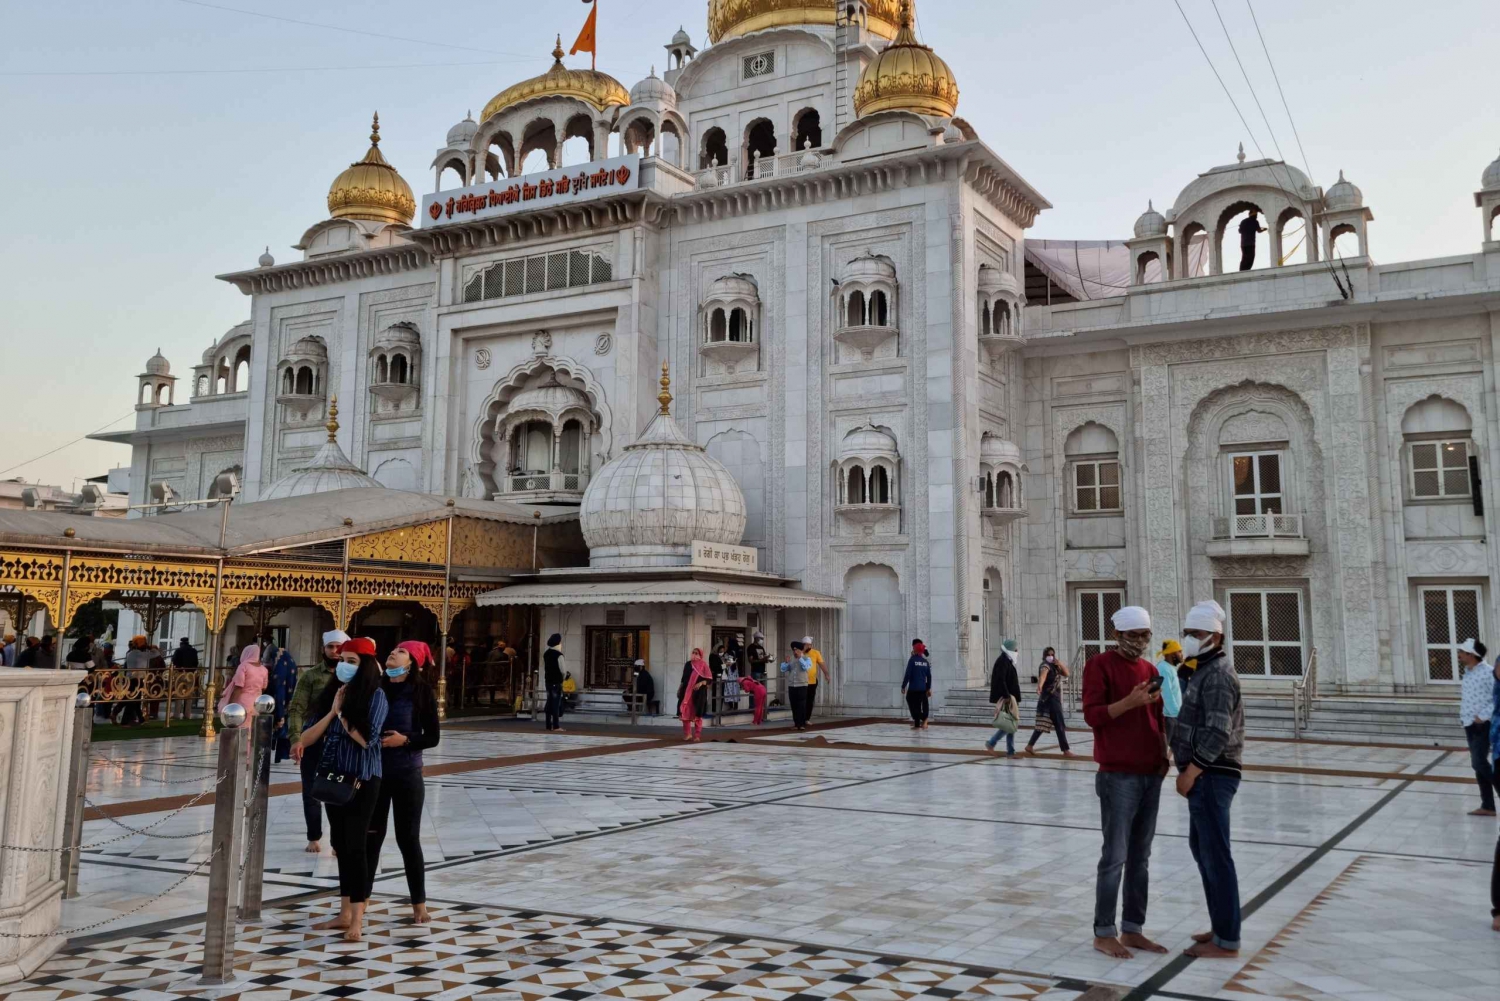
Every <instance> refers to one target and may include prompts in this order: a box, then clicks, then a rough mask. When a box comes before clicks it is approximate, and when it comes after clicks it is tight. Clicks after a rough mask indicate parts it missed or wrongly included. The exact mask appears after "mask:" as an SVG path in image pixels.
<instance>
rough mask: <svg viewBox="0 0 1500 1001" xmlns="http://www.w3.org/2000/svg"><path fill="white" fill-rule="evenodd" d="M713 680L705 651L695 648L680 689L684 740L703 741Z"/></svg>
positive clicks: (679, 703)
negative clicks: (705, 714)
mask: <svg viewBox="0 0 1500 1001" xmlns="http://www.w3.org/2000/svg"><path fill="white" fill-rule="evenodd" d="M713 678H714V675H713V671H711V670H709V667H708V661H706V660H704V659H703V651H702V650H700V649H698V648H697V647H694V648H693V658H692V660H689V661H688V662H687V663H686V664H684V665H682V685H681V686H680V687H679V689H678V710H679V713H678V714H679V715H680V716H681V717H682V739H683V740H697V741H701V740H702V739H703V714H704V713H705V712H707V711H708V686H709V685H710V684H711V683H712V682H713Z"/></svg>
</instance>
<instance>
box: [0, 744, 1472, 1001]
mask: <svg viewBox="0 0 1500 1001" xmlns="http://www.w3.org/2000/svg"><path fill="white" fill-rule="evenodd" d="M710 734H711V735H713V731H710ZM718 736H720V737H721V740H719V741H716V742H708V743H703V744H697V745H682V744H677V743H670V742H667V741H660V740H654V741H653V740H643V739H641V738H639V737H609V736H593V735H586V734H578V733H566V734H560V735H558V734H553V735H549V734H544V733H542V732H540V731H536V732H517V731H513V730H512V731H506V732H477V731H472V730H470V731H463V732H460V731H457V730H455V731H451V732H450V733H448V734H446V735H445V736H444V738H443V742H442V744H441V745H440V746H439V747H438V748H437V749H435V750H434V751H432V752H430V753H429V755H428V758H427V760H428V763H429V766H437V765H442V766H444V767H443V769H441V773H440V774H434V775H432V776H429V778H428V783H427V785H428V788H427V799H426V806H425V815H424V824H423V830H422V838H423V848H424V852H425V855H426V861H427V870H428V871H427V892H428V895H429V897H430V898H431V901H432V903H433V906H434V910H435V913H436V914H437V915H438V920H437V922H436V923H435V924H434V925H433V926H432V927H431V928H429V929H418V928H414V927H412V926H410V925H406V924H403V923H402V922H401V921H400V920H399V919H400V917H401V915H402V914H403V913H404V910H405V908H404V906H403V902H404V899H405V893H406V885H405V880H404V878H403V873H402V870H401V863H400V858H399V855H398V854H397V852H396V850H395V846H394V844H393V843H391V841H390V840H388V841H387V846H386V849H385V855H384V858H383V859H382V866H381V869H380V875H379V877H378V878H377V883H376V891H377V897H376V901H377V904H376V907H375V911H374V912H373V917H372V927H371V936H370V942H369V943H367V946H366V947H364V948H355V947H352V946H346V945H344V944H343V943H342V942H340V941H337V940H335V939H333V938H330V937H328V936H327V935H326V934H323V933H314V932H311V931H309V930H308V927H307V925H308V922H309V920H310V915H311V914H313V913H316V912H320V911H322V910H326V909H327V907H328V906H329V893H330V890H331V889H332V888H333V887H335V886H336V870H335V863H334V860H333V858H332V857H331V855H330V853H329V851H328V848H327V846H326V841H325V843H324V846H323V850H322V852H321V854H316V855H310V854H308V853H306V852H305V851H304V850H303V849H304V847H305V844H306V831H305V830H304V820H303V811H302V804H301V800H300V797H299V796H297V795H294V794H293V795H276V796H273V797H272V798H271V801H270V827H269V830H270V835H269V838H268V845H267V854H266V899H267V901H268V907H267V911H266V919H265V920H264V921H263V922H260V923H256V924H245V925H243V926H242V928H241V936H240V948H241V950H242V951H241V955H240V957H239V960H240V961H239V966H240V968H241V970H242V972H243V975H244V976H243V979H242V982H241V983H240V984H239V985H238V987H237V988H236V989H235V990H234V991H231V992H230V993H229V994H225V993H223V992H218V993H215V994H212V995H204V994H195V993H194V990H195V988H194V987H193V978H194V977H195V975H196V970H195V966H196V964H197V963H198V962H200V961H201V921H202V912H203V906H204V905H203V900H204V897H205V892H206V884H207V875H206V873H207V870H206V868H203V867H202V866H201V863H202V862H203V860H204V857H205V853H206V850H207V845H206V843H207V841H208V838H207V833H208V830H209V827H210V824H211V815H212V807H210V806H208V805H206V804H204V803H197V804H192V805H184V801H183V800H182V797H184V796H185V795H188V796H190V795H192V794H194V793H196V792H197V791H199V790H201V789H203V788H204V787H205V786H206V785H207V784H208V783H209V782H210V781H211V779H212V776H213V773H214V767H215V766H214V761H215V758H214V754H215V753H216V749H215V748H214V747H213V745H211V744H207V743H205V742H203V741H200V740H198V739H195V738H187V739H184V738H175V739H172V740H163V739H158V740H142V741H130V742H122V743H112V744H106V745H100V747H99V748H96V751H97V752H98V755H97V758H98V760H96V761H95V764H94V768H93V770H92V772H91V778H90V786H89V798H90V800H91V802H93V803H95V804H99V805H101V806H108V805H110V804H121V805H124V806H127V807H129V808H130V810H131V812H130V814H129V815H128V816H123V817H122V818H116V819H108V818H105V817H97V818H96V819H90V820H89V821H88V822H87V823H86V824H85V833H84V842H85V844H86V845H87V846H89V847H88V848H87V850H86V851H85V852H84V854H83V859H84V861H83V865H82V868H81V882H80V890H81V895H80V897H79V898H78V899H77V900H71V901H68V902H66V903H65V905H64V914H63V921H64V925H65V926H66V927H68V928H88V929H91V928H92V926H94V925H95V924H97V923H100V922H108V923H107V924H104V925H103V926H102V927H101V928H99V929H98V930H97V931H93V932H92V933H91V934H89V935H87V936H85V937H81V938H77V939H75V940H74V941H73V942H72V943H70V945H69V947H68V948H66V949H65V950H63V951H62V952H60V953H59V954H58V955H57V956H56V957H55V958H54V959H53V960H52V961H50V962H49V963H48V964H47V965H46V966H45V967H44V968H43V969H42V970H40V971H38V973H37V974H36V975H35V976H34V977H33V978H32V979H31V980H30V981H29V982H27V983H26V984H22V985H11V986H9V987H7V988H3V989H0V997H3V998H5V999H7V1001H8V999H12V998H15V999H31V998H35V999H38V1001H53V999H56V998H73V997H78V998H93V997H124V998H128V999H135V1001H147V999H156V998H179V997H184V996H214V997H221V996H238V997H245V998H252V997H253V998H265V999H272V998H275V999H291V998H300V997H305V996H315V995H328V996H347V997H356V998H364V997H368V998H376V997H393V996H404V997H423V998H427V997H431V998H442V999H448V998H455V999H457V998H468V997H494V998H502V997H503V998H506V999H507V1001H532V996H538V997H540V996H546V997H551V996H554V995H555V996H557V997H559V998H560V999H562V1001H584V999H587V998H593V997H595V996H597V995H607V996H608V997H609V998H611V999H617V998H623V999H642V1001H657V999H672V1001H713V999H719V1001H728V999H730V998H734V999H736V1001H745V999H747V998H749V999H759V1001H813V999H824V998H833V999H836V1001H912V999H913V998H915V996H916V995H922V996H923V1001H927V999H930V998H960V999H961V1001H982V999H986V998H991V997H1024V998H1032V997H1044V998H1063V997H1066V998H1072V997H1080V996H1082V997H1086V998H1089V999H1094V998H1111V997H1112V998H1122V997H1131V998H1147V997H1152V996H1160V997H1172V998H1188V999H1192V998H1245V997H1255V996H1261V997H1277V998H1298V999H1310V1001H1330V999H1337V1001H1374V999H1377V998H1401V999H1407V998H1410V999H1417V998H1421V999H1432V998H1474V999H1478V998H1485V999H1487V1001H1490V999H1493V998H1495V997H1496V996H1497V994H1500V935H1497V934H1496V933H1494V932H1493V931H1491V930H1490V928H1489V906H1490V904H1489V892H1488V891H1489V875H1490V864H1491V859H1492V858H1493V854H1494V851H1495V843H1496V835H1497V828H1496V821H1495V820H1494V819H1493V818H1476V817H1470V816H1468V815H1467V813H1468V811H1469V810H1470V809H1472V808H1473V807H1475V806H1477V805H1478V798H1477V795H1476V790H1475V789H1474V788H1473V785H1472V779H1471V777H1469V776H1468V775H1467V774H1466V773H1467V758H1466V756H1464V755H1460V754H1457V753H1455V752H1453V751H1450V750H1444V749H1440V748H1426V749H1424V748H1419V747H1407V748H1393V747H1378V746H1350V745H1343V744H1322V743H1315V742H1300V743H1292V742H1286V741H1257V740H1252V741H1250V742H1249V743H1248V744H1247V748H1246V759H1247V765H1248V766H1250V769H1249V770H1247V772H1246V776H1245V781H1244V783H1243V785H1242V787H1241V790H1240V794H1239V796H1238V798H1237V799H1236V801H1235V805H1234V823H1235V831H1234V842H1235V844H1234V850H1235V858H1236V864H1237V866H1238V869H1239V874H1240V882H1241V899H1242V902H1243V906H1244V910H1245V913H1246V919H1245V927H1244V945H1243V949H1242V952H1241V955H1240V956H1239V957H1238V958H1237V959H1234V960H1217V961H1207V960H1200V961H1197V962H1184V961H1183V960H1181V959H1179V958H1177V954H1178V953H1180V951H1181V949H1182V948H1184V947H1185V946H1186V945H1187V944H1188V942H1189V936H1190V935H1191V933H1193V932H1195V931H1198V930H1200V929H1201V928H1203V927H1205V926H1206V915H1205V913H1204V907H1203V900H1202V889H1201V885H1200V883H1199V879H1198V874H1197V870H1196V868H1195V866H1194V864H1193V862H1192V858H1191V856H1190V854H1189V851H1188V846H1187V810H1186V804H1185V801H1184V800H1182V799H1180V798H1179V797H1177V796H1176V795H1175V794H1174V793H1173V792H1172V790H1171V788H1170V785H1169V786H1168V788H1167V789H1165V790H1164V792H1163V797H1162V805H1161V812H1160V817H1159V822H1158V827H1157V838H1156V842H1155V846H1154V851H1153V856H1152V861H1151V877H1152V888H1151V905H1150V915H1149V920H1148V929H1149V930H1150V932H1151V933H1153V934H1154V935H1155V936H1157V937H1158V938H1159V939H1160V940H1161V941H1162V942H1163V943H1164V944H1165V945H1167V946H1168V947H1169V948H1170V949H1171V950H1172V952H1171V954H1169V955H1167V956H1165V957H1158V956H1151V955H1140V956H1137V957H1136V958H1133V959H1130V960H1128V961H1117V960H1112V959H1109V958H1107V957H1105V956H1103V955H1101V954H1099V953H1096V952H1094V951H1093V950H1092V949H1091V948H1090V944H1089V941H1090V927H1091V924H1092V910H1093V883H1094V870H1095V866H1096V864H1097V862H1098V853H1099V832H1098V803H1097V799H1096V798H1095V794H1094V776H1095V768H1094V765H1093V763H1092V762H1091V761H1090V760H1089V758H1088V755H1089V754H1090V752H1091V750H1092V748H1091V743H1090V740H1089V735H1088V734H1087V733H1086V732H1084V733H1080V734H1077V735H1071V736H1072V737H1073V741H1072V742H1073V744H1074V748H1075V751H1077V752H1078V753H1079V756H1078V757H1076V758H1074V759H1064V758H1062V757H1061V756H1060V755H1058V754H1057V753H1056V751H1057V747H1056V742H1055V738H1053V737H1051V736H1048V737H1044V738H1043V742H1042V747H1043V749H1044V751H1046V752H1047V753H1046V754H1045V755H1044V756H1042V757H1038V758H1030V759H1027V758H1019V757H1018V758H1014V759H1010V758H1005V757H992V756H990V755H987V754H984V753H982V752H983V748H982V741H983V739H984V738H985V736H987V731H985V730H983V729H979V728H973V727H960V726H934V727H932V728H931V729H929V730H926V731H921V732H916V731H912V730H911V729H910V728H909V727H908V726H905V725H903V724H900V723H885V722H870V723H864V724H860V725H853V726H848V725H846V726H839V727H835V728H827V729H819V730H813V731H809V732H806V733H800V734H796V733H781V734H766V735H764V736H752V735H751V734H747V733H741V732H739V731H733V732H721V733H719V734H718ZM554 752H566V753H565V754H563V755H562V756H561V757H559V758H556V759H552V760H537V759H536V758H535V757H534V756H535V755H537V754H546V755H551V754H553V753H554ZM505 759H518V760H517V763H515V764H510V763H508V762H507V761H506V760H505ZM295 777H296V773H295V770H294V769H293V768H292V767H291V766H290V763H285V764H282V765H278V766H277V767H276V769H275V774H274V775H273V780H272V781H273V783H278V782H291V781H293V780H295ZM158 801H160V808H155V807H157V802H158ZM122 825H123V826H122ZM132 830H135V831H143V832H144V833H131V832H132ZM538 936H542V937H538ZM543 944H547V945H555V948H551V949H539V948H536V947H537V946H540V945H543ZM413 971H415V972H413Z"/></svg>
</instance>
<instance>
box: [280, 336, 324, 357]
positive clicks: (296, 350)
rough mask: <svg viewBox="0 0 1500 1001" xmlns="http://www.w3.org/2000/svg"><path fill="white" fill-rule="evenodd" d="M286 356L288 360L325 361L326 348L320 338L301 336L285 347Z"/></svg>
mask: <svg viewBox="0 0 1500 1001" xmlns="http://www.w3.org/2000/svg"><path fill="white" fill-rule="evenodd" d="M286 358H287V360H288V361H327V360H328V348H327V347H325V346H324V344H323V341H322V339H321V338H318V337H313V336H308V337H303V338H300V339H298V340H297V342H296V343H295V344H293V345H292V346H291V347H290V348H287V352H286Z"/></svg>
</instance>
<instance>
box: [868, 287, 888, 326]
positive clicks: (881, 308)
mask: <svg viewBox="0 0 1500 1001" xmlns="http://www.w3.org/2000/svg"><path fill="white" fill-rule="evenodd" d="M886 320H887V311H886V302H885V293H884V292H882V291H880V289H876V290H875V291H873V292H871V293H870V322H871V323H873V324H875V326H877V327H884V326H887V323H886Z"/></svg>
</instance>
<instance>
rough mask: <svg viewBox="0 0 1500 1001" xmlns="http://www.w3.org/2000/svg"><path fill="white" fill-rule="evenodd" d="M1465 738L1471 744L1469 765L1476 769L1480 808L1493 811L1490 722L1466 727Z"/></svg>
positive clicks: (1493, 788) (1493, 779)
mask: <svg viewBox="0 0 1500 1001" xmlns="http://www.w3.org/2000/svg"><path fill="white" fill-rule="evenodd" d="M1464 737H1465V739H1467V740H1468V742H1469V763H1470V764H1471V765H1472V766H1473V768H1474V780H1475V781H1476V782H1478V783H1479V807H1480V809H1483V810H1493V809H1494V808H1495V770H1494V766H1492V765H1491V764H1490V721H1489V720H1482V721H1481V722H1478V723H1470V724H1469V725H1468V726H1466V727H1464Z"/></svg>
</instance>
